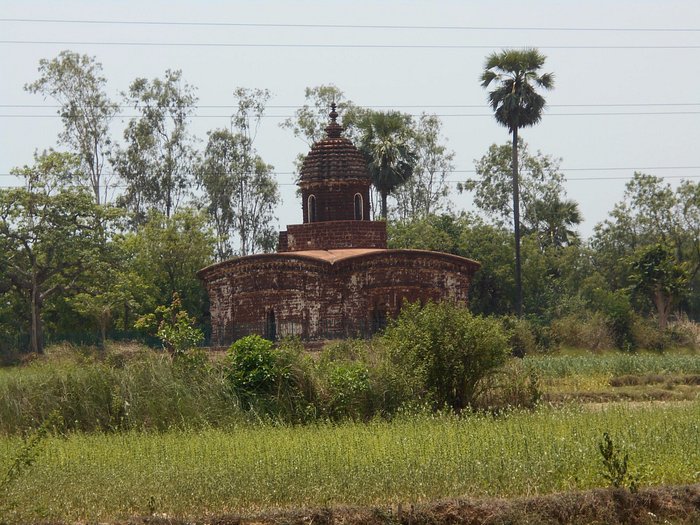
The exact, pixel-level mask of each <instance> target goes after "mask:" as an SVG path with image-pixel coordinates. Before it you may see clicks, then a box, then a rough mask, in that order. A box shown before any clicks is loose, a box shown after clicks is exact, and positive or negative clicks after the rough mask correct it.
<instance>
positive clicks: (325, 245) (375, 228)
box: [277, 221, 386, 252]
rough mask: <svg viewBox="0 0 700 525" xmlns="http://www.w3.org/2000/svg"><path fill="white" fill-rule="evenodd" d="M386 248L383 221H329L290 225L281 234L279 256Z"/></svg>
mask: <svg viewBox="0 0 700 525" xmlns="http://www.w3.org/2000/svg"><path fill="white" fill-rule="evenodd" d="M341 248H386V223H385V222H383V221H329V222H311V223H306V224H290V225H288V226H287V231H285V232H280V242H279V247H278V248H277V251H278V252H296V251H305V250H337V249H341Z"/></svg>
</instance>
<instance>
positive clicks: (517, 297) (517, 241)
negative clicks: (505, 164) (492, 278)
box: [512, 128, 523, 317]
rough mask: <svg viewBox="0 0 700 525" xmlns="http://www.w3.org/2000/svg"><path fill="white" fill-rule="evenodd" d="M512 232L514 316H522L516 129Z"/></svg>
mask: <svg viewBox="0 0 700 525" xmlns="http://www.w3.org/2000/svg"><path fill="white" fill-rule="evenodd" d="M512 131H513V160H512V165H513V230H514V233H515V314H516V315H517V316H518V317H521V316H522V315H523V282H522V270H521V265H520V181H519V177H518V128H514V129H513V130H512Z"/></svg>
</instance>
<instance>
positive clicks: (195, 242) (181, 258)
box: [123, 208, 215, 315]
mask: <svg viewBox="0 0 700 525" xmlns="http://www.w3.org/2000/svg"><path fill="white" fill-rule="evenodd" d="M123 242H124V251H125V253H126V254H128V255H125V257H126V258H128V264H127V266H126V270H127V271H131V272H135V273H138V274H139V275H140V276H141V278H142V279H143V281H144V282H146V283H148V284H149V286H152V287H153V294H154V295H153V297H152V298H151V299H149V300H148V302H150V303H151V304H168V303H169V302H170V301H171V298H172V296H173V293H175V292H177V293H178V295H179V296H180V299H181V301H182V304H183V307H184V308H185V309H186V310H187V311H188V312H191V313H193V314H197V315H202V314H203V312H204V311H205V306H206V293H205V291H204V289H203V287H202V284H201V282H200V281H199V279H198V278H197V275H196V272H197V271H198V270H200V269H202V268H204V267H205V266H207V265H209V264H211V263H212V262H213V260H214V246H215V244H214V238H213V235H212V234H211V231H210V230H209V228H208V226H207V222H206V218H205V217H204V216H203V215H202V214H200V213H197V212H195V211H194V210H191V209H188V208H184V209H181V210H179V211H178V212H176V213H175V214H174V215H173V216H172V217H170V218H167V217H166V216H165V215H163V214H162V213H158V212H153V213H151V215H150V216H149V218H148V221H147V222H146V223H145V224H143V225H142V226H140V227H139V228H138V230H137V231H136V232H133V233H128V234H127V235H126V236H125V238H124V241H123ZM144 302H146V299H144Z"/></svg>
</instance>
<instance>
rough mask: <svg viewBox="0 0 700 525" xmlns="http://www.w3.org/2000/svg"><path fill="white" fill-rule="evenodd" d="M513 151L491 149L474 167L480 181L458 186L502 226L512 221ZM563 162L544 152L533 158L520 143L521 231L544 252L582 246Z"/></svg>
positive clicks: (504, 147)
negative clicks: (577, 243) (555, 248)
mask: <svg viewBox="0 0 700 525" xmlns="http://www.w3.org/2000/svg"><path fill="white" fill-rule="evenodd" d="M511 157H512V146H511V145H510V144H504V145H497V144H492V145H491V146H490V147H489V150H488V152H487V153H486V155H484V156H483V157H482V158H481V159H479V160H478V161H477V162H476V174H477V177H478V178H477V179H475V180H470V181H467V182H465V183H464V184H462V185H460V186H459V189H460V190H466V191H472V192H473V194H474V203H475V204H476V206H477V207H478V208H480V209H481V210H483V211H484V212H486V213H487V214H488V215H489V216H491V217H493V218H494V219H495V220H497V221H498V222H499V223H503V222H505V221H506V220H512V217H513V215H514V214H513V207H512V201H511V194H512V184H513V178H512V167H511V166H512V159H511ZM559 163H560V159H556V158H554V157H552V156H550V155H544V154H542V153H541V152H539V151H538V152H537V153H535V154H531V153H530V151H529V149H528V146H527V144H526V143H525V142H523V141H522V140H520V141H519V146H518V166H519V169H520V172H519V175H518V179H519V185H520V211H521V213H520V227H521V229H522V232H523V233H524V234H535V235H536V236H537V238H538V239H539V242H540V246H541V248H542V249H544V248H546V247H548V246H555V247H561V246H565V245H569V244H573V243H576V242H578V235H577V233H576V231H575V229H574V228H575V226H577V225H578V224H579V223H580V222H581V213H580V211H579V209H578V204H577V203H576V202H574V201H572V200H570V199H567V198H566V191H565V189H564V181H565V179H564V175H563V174H562V173H561V170H560V167H559Z"/></svg>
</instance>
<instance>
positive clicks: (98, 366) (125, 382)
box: [0, 352, 243, 433]
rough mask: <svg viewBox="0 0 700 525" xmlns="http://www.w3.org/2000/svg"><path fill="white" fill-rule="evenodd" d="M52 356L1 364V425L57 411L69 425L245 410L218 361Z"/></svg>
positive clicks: (118, 424) (0, 428) (113, 426)
mask: <svg viewBox="0 0 700 525" xmlns="http://www.w3.org/2000/svg"><path fill="white" fill-rule="evenodd" d="M74 357H75V356H72V357H71V358H65V359H50V360H46V361H39V362H35V363H32V364H31V365H29V366H25V367H21V368H9V369H0V433H14V432H18V431H22V430H27V429H29V428H36V427H38V426H39V425H40V424H41V422H42V421H44V420H45V419H46V417H47V416H48V415H49V414H50V413H52V412H54V411H56V412H57V413H58V414H59V415H60V417H61V418H62V420H63V421H64V423H65V427H66V429H68V430H81V431H95V430H97V431H100V430H102V431H105V430H128V429H156V430H165V429H168V428H171V427H179V428H184V427H200V426H204V425H211V424H217V425H220V426H226V425H227V424H229V423H235V422H237V421H240V420H241V419H242V418H243V415H242V412H241V410H240V409H239V408H238V401H237V399H236V396H235V395H234V394H233V392H232V390H231V388H230V385H229V384H228V382H227V380H226V375H225V372H224V371H223V370H222V368H221V367H216V366H210V367H202V368H200V369H190V368H188V367H186V366H177V365H176V364H173V363H172V362H171V360H170V359H169V357H168V356H166V355H163V354H156V353H153V352H143V353H141V354H139V355H138V356H135V357H132V358H127V359H125V358H123V356H122V357H119V356H116V357H115V356H112V358H111V359H107V360H106V361H104V362H102V361H94V360H92V359H87V358H86V359H84V360H82V361H81V360H80V359H75V358H74Z"/></svg>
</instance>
